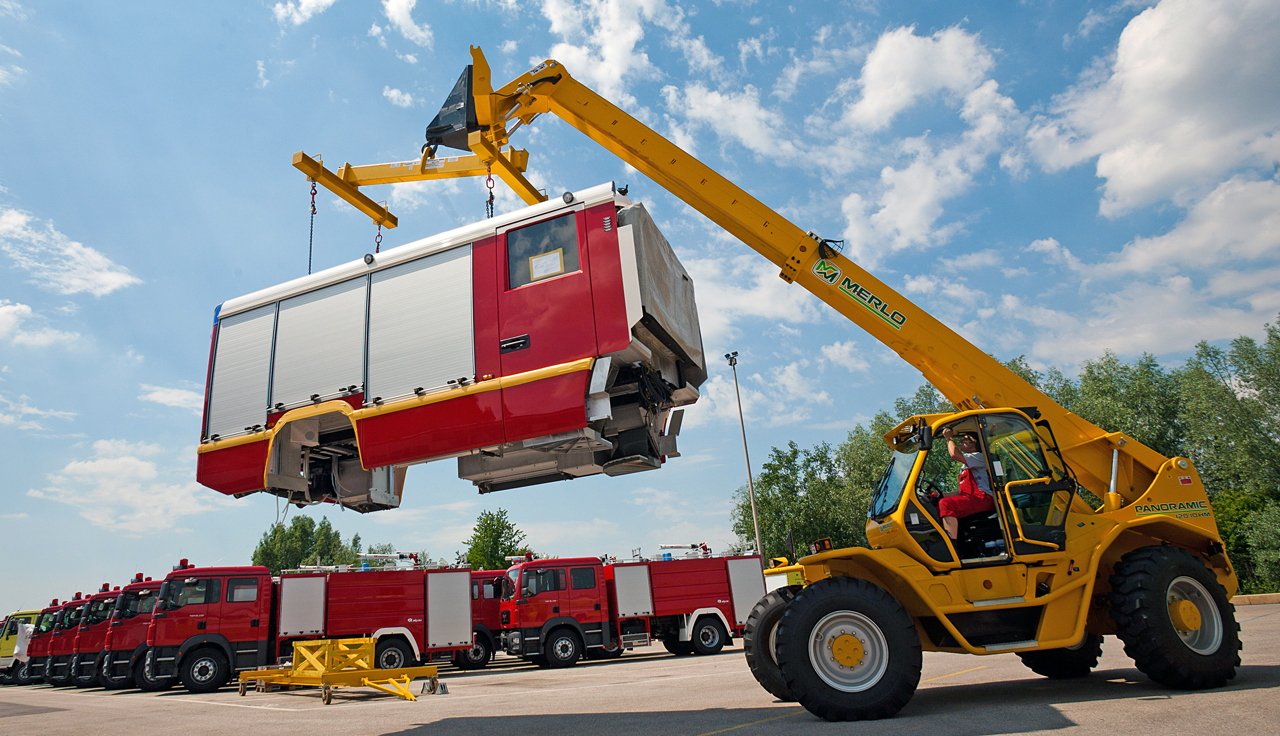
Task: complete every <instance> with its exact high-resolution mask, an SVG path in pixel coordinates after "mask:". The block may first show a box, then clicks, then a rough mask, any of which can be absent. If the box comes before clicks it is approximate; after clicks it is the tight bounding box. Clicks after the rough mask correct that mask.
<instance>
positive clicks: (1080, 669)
mask: <svg viewBox="0 0 1280 736" xmlns="http://www.w3.org/2000/svg"><path fill="white" fill-rule="evenodd" d="M1101 656H1102V636H1101V635H1100V634H1085V635H1084V639H1082V640H1081V641H1080V643H1079V644H1077V645H1075V646H1074V647H1064V648H1062V649H1042V650H1040V651H1038V652H1018V658H1019V659H1021V660H1022V663H1023V664H1025V665H1026V666H1027V667H1028V668H1030V670H1031V671H1032V672H1034V673H1036V674H1037V675H1043V676H1045V677H1048V678H1051V679H1054V680H1069V679H1072V678H1076V677H1086V676H1088V674H1089V673H1090V672H1092V671H1093V668H1094V667H1097V666H1098V658H1099V657H1101Z"/></svg>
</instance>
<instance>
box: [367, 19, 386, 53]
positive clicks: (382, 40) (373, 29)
mask: <svg viewBox="0 0 1280 736" xmlns="http://www.w3.org/2000/svg"><path fill="white" fill-rule="evenodd" d="M369 36H370V37H372V38H376V39H378V45H379V46H381V47H382V48H384V49H385V48H386V47H387V37H386V35H385V34H383V32H382V26H380V25H378V24H377V23H374V24H373V25H372V26H369Z"/></svg>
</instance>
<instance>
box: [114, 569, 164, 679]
mask: <svg viewBox="0 0 1280 736" xmlns="http://www.w3.org/2000/svg"><path fill="white" fill-rule="evenodd" d="M159 591H160V581H159V580H152V579H151V578H144V577H142V573H138V574H137V575H135V576H134V578H133V580H132V581H130V583H129V584H128V585H126V586H124V588H122V589H121V590H120V595H119V596H118V597H117V598H116V603H115V607H114V608H113V609H112V611H111V621H110V624H109V625H108V626H107V635H106V638H105V639H104V640H103V643H102V649H103V652H102V659H101V663H100V665H99V670H98V681H99V682H100V683H101V684H102V686H103V687H105V688H107V689H108V690H116V689H119V688H126V687H135V686H136V687H139V688H141V689H143V690H145V691H148V692H151V691H155V690H159V689H161V688H162V687H164V686H166V685H168V684H169V682H170V680H168V679H167V678H166V679H161V680H148V679H147V677H146V673H145V672H144V671H143V670H144V667H145V661H146V654H147V627H148V626H150V624H151V611H152V609H154V608H155V605H156V599H157V597H158V596H157V593H159Z"/></svg>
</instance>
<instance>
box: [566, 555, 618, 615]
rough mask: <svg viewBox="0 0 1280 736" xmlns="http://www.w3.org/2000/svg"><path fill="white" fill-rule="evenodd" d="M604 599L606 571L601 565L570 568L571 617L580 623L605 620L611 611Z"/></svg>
mask: <svg viewBox="0 0 1280 736" xmlns="http://www.w3.org/2000/svg"><path fill="white" fill-rule="evenodd" d="M604 599H605V596H604V570H603V569H602V568H601V567H600V566H599V565H595V566H587V565H583V566H576V565H575V566H573V567H570V568H569V615H571V616H573V617H574V618H575V619H577V620H578V623H583V624H586V623H596V622H598V621H603V620H605V618H607V617H608V615H609V611H608V607H607V606H605V605H604ZM561 610H563V609H561Z"/></svg>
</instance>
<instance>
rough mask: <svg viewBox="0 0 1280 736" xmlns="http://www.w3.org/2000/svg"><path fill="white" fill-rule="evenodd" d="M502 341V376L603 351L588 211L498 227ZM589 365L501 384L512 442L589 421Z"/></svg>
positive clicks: (508, 438)
mask: <svg viewBox="0 0 1280 736" xmlns="http://www.w3.org/2000/svg"><path fill="white" fill-rule="evenodd" d="M497 240H498V258H497V259H496V260H497V264H496V265H497V268H498V270H499V273H498V279H497V283H498V292H499V293H498V325H499V327H498V346H499V352H500V359H499V362H500V365H501V370H502V375H503V376H507V377H509V376H514V375H516V374H520V373H528V372H529V371H534V370H537V369H540V368H549V367H552V366H556V365H561V364H564V363H569V362H572V361H575V360H579V359H581V358H592V357H595V356H596V355H597V354H598V351H597V349H596V325H595V313H594V310H593V308H592V295H591V275H590V264H589V262H588V258H587V247H586V242H587V241H586V216H585V213H584V212H583V211H582V210H580V209H577V210H570V211H567V212H566V211H561V212H559V213H557V214H554V215H552V216H550V217H547V218H544V219H542V220H539V221H536V222H529V223H521V224H518V225H515V226H512V227H510V228H508V229H506V230H504V231H500V232H499V233H498V238H497ZM587 377H588V372H587V371H577V372H574V373H569V374H567V375H562V376H554V377H548V378H542V379H541V380H536V381H532V382H529V383H525V384H522V385H519V386H513V387H509V388H504V389H503V390H502V405H503V408H502V411H503V422H504V425H505V429H506V439H507V442H517V441H519V440H521V439H529V438H531V437H539V436H543V435H548V434H555V433H557V432H563V431H568V430H571V429H577V428H581V427H584V426H586V410H585V395H586V380H587Z"/></svg>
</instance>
